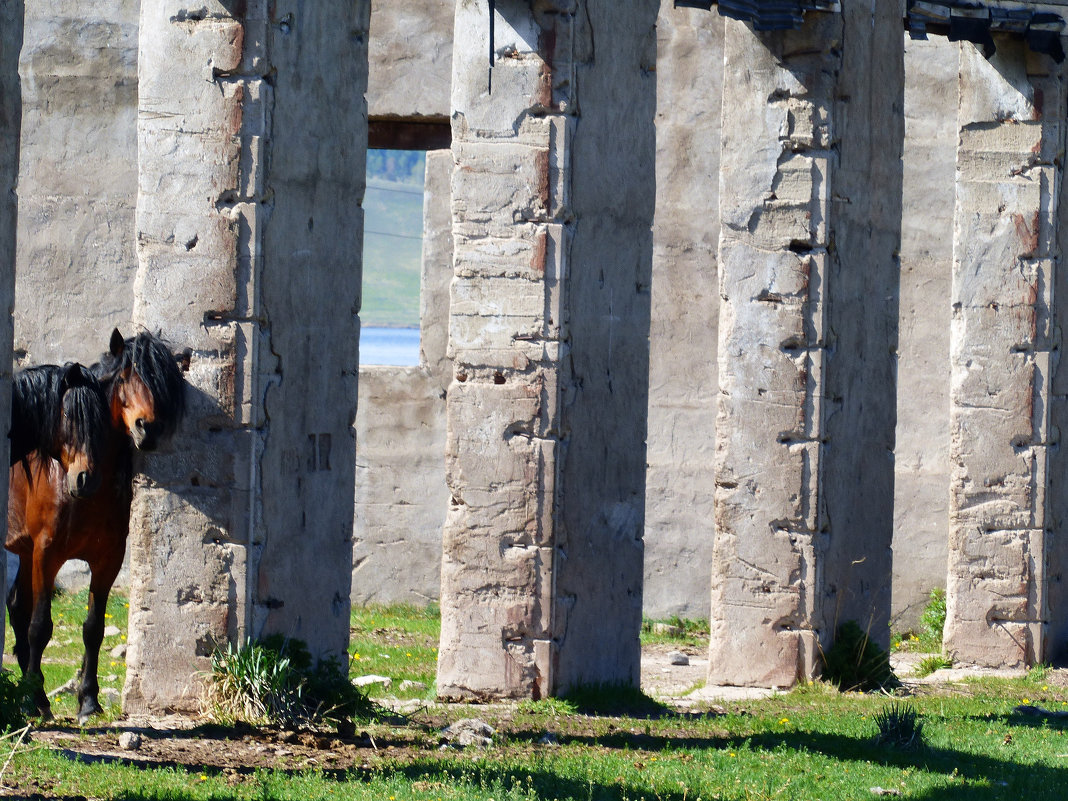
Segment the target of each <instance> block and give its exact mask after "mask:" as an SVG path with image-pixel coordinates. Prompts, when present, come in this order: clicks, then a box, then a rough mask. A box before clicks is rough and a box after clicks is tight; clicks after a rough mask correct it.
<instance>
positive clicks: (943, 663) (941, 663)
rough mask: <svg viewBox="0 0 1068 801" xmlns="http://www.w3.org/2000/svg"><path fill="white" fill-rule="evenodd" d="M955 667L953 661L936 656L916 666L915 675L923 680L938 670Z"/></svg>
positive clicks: (929, 657) (924, 659)
mask: <svg viewBox="0 0 1068 801" xmlns="http://www.w3.org/2000/svg"><path fill="white" fill-rule="evenodd" d="M951 667H953V660H952V659H949V658H948V657H945V656H942V655H941V654H934V655H932V656H927V657H924V658H923V659H921V660H920V662H919V664H918V665H916V670H915V671H914V673H913V675H915V676H917V677H919V678H921V679H922V678H923V677H924V676H930V675H931V674H932V673H934V672H935V671H936V670H942V669H943V668H951Z"/></svg>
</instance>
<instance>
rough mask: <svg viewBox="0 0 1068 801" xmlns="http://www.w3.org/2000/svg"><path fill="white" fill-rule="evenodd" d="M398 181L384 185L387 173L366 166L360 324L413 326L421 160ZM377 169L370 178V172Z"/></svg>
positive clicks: (420, 232) (419, 256) (419, 238)
mask: <svg viewBox="0 0 1068 801" xmlns="http://www.w3.org/2000/svg"><path fill="white" fill-rule="evenodd" d="M405 155H406V156H408V157H409V159H411V158H412V157H413V156H417V157H418V162H417V163H413V164H412V166H411V168H410V169H409V170H408V171H407V172H408V173H409V175H406V176H404V178H405V180H404V181H392V180H384V179H383V178H382V177H381V176H382V175H384V174H390V173H388V172H387V171H386V170H385V169H382V168H381V165H377V164H376V163H375V162H374V161H369V163H368V176H367V192H366V195H365V196H364V203H363V208H364V246H363V309H362V312H361V314H360V319H361V321H362V323H363V325H365V326H366V325H375V326H402V327H418V326H419V277H420V263H421V259H422V249H423V182H422V179H421V177H420V178H419V179H413V178H411V177H410V173H417V174H418V175H419V176H422V174H423V173H422V166H421V164H422V161H423V155H422V154H421V153H419V154H405ZM376 166H377V167H379V172H378V173H377V174H375V173H374V172H373V170H374V169H375V168H376Z"/></svg>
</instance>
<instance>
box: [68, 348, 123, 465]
mask: <svg viewBox="0 0 1068 801" xmlns="http://www.w3.org/2000/svg"><path fill="white" fill-rule="evenodd" d="M74 369H75V370H76V371H77V377H78V381H77V382H75V383H74V384H73V385H71V386H68V387H67V390H66V392H65V393H64V394H63V401H62V406H63V415H62V417H61V418H60V424H59V429H60V430H59V433H60V437H61V438H62V440H63V441H64V442H72V443H74V445H75V446H76V447H77V448H78V449H79V450H82V451H87V452H88V453H89V454H90V455H91V457H92V458H93V460H94V461H96V460H98V459H99V458H100V457H101V456H102V454H103V449H104V443H105V442H106V437H107V436H108V434H109V433H110V431H111V421H110V419H109V416H108V404H107V398H106V396H105V394H104V390H103V387H102V386H101V385H100V382H99V381H97V380H96V378H95V376H93V374H92V373H91V372H89V370H87V369H86V368H85V367H83V366H82V365H80V364H79V365H75V368H74Z"/></svg>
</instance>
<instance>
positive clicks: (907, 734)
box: [875, 701, 923, 749]
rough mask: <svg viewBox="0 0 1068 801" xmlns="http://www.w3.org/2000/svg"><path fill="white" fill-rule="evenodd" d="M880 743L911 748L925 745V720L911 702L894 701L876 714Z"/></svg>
mask: <svg viewBox="0 0 1068 801" xmlns="http://www.w3.org/2000/svg"><path fill="white" fill-rule="evenodd" d="M875 725H876V726H878V728H879V734H878V735H877V736H876V738H875V742H876V744H878V745H885V746H889V747H891V748H899V749H909V748H917V747H919V746H921V745H923V721H922V720H921V719H920V716H919V713H918V712H917V711H916V710H915V709H914V708H913V707H912V705H911V704H907V703H898V702H896V701H895V702H893V703H891V704H889V705H888V706H886V707H884V708H883V709H881V710H880V711H879V712H877V713H876V714H875Z"/></svg>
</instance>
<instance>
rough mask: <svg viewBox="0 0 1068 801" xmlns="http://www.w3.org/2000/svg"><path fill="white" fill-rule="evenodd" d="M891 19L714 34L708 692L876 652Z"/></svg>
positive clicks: (893, 153)
mask: <svg viewBox="0 0 1068 801" xmlns="http://www.w3.org/2000/svg"><path fill="white" fill-rule="evenodd" d="M900 6H901V4H900V3H896V2H888V3H877V4H872V3H867V2H860V0H844V2H843V3H842V11H841V13H840V14H837V13H836V14H825V13H814V12H809V13H808V14H807V15H806V17H805V23H804V26H803V28H802V29H801V30H799V31H788V32H781V33H755V32H754V31H752V30H751V29H750V28H748V27H746V26H745V25H744V24H742V23H739V22H736V21H733V20H727V21H726V23H725V33H724V60H725V68H724V79H723V123H722V130H723V139H722V150H721V153H720V226H721V228H720V247H719V269H720V298H721V300H720V318H719V320H720V322H719V376H720V378H719V386H720V400H719V411H718V417H717V421H716V433H717V445H716V461H715V477H716V547H715V558H714V562H713V569H712V587H713V590H712V618H711V629H712V642H711V646H710V667H709V681H710V682H711V683H726V684H743V685H755V686H789V685H792V684H794V683H795V682H796V681H798V680H799V679H802V678H805V677H808V676H812V675H814V674H815V673H817V672H818V670H819V652H820V648H821V647H822V648H824V649H826V648H828V647H829V646H830V645H831V643H832V640H833V636H834V630H835V628H836V626H837V625H840V624H841V623H844V622H846V621H848V620H854V621H856V622H857V623H858V624H859V625H860V626H861V628H863V629H865V630H866V631H868V632H869V633H870V635H871V637H872V639H873V640H874V641H875V642H877V643H880V644H882V645H886V644H887V641H888V639H889V631H888V620H889V610H890V570H891V566H890V561H891V560H890V544H891V537H892V532H893V487H894V485H893V444H894V422H895V393H894V348H895V346H896V334H897V306H898V302H897V261H896V255H895V254H896V249H897V247H898V244H899V238H900V219H901V208H900V202H901V181H902V178H901V163H900V158H901V142H902V136H903V119H902V92H903V74H902V60H903V59H902V33H901V14H902V8H901V7H900ZM743 64H744V65H745V68H744V69H742V68H741V67H740V65H743ZM873 188H877V191H873Z"/></svg>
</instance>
